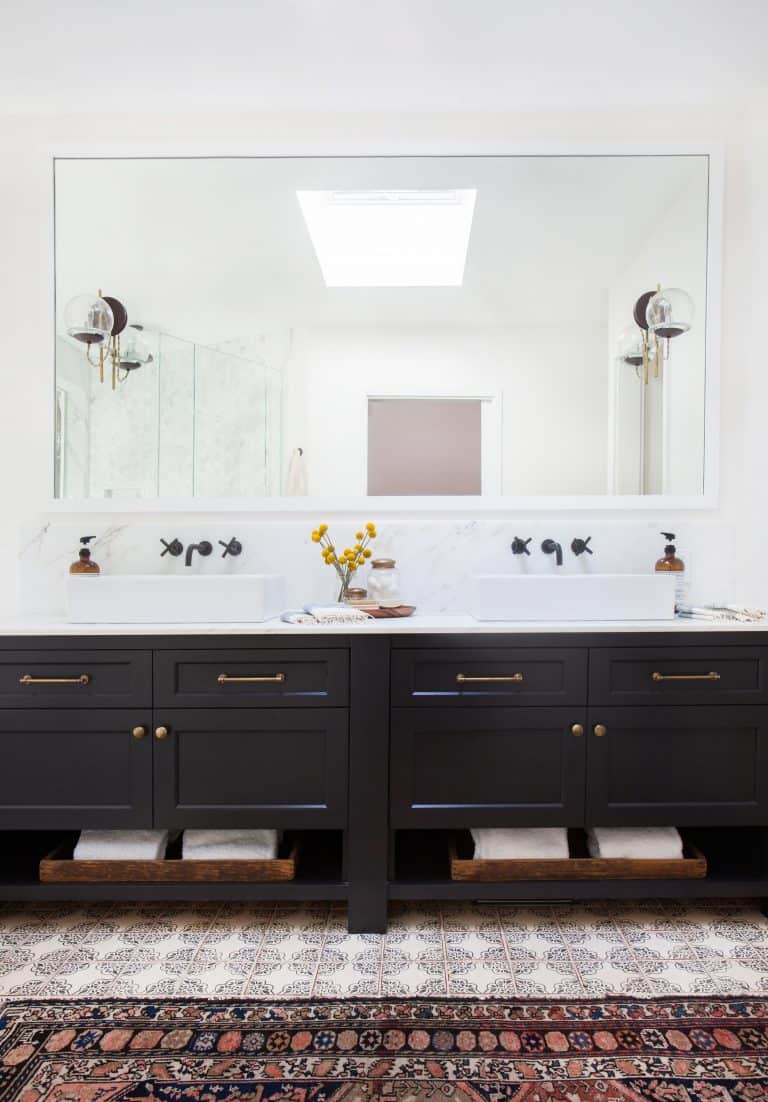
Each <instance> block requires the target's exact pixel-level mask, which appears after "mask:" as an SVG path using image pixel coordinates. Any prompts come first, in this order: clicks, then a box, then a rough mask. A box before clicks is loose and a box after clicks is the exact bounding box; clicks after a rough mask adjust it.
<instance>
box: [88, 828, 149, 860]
mask: <svg viewBox="0 0 768 1102" xmlns="http://www.w3.org/2000/svg"><path fill="white" fill-rule="evenodd" d="M167 845H168V831H167V830H83V831H82V832H81V833H80V837H79V838H78V840H77V845H76V846H75V851H74V853H73V855H72V856H73V859H74V860H75V861H158V860H160V858H161V857H165V850H166V847H167Z"/></svg>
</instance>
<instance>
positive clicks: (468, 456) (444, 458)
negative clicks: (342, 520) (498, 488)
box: [368, 398, 482, 497]
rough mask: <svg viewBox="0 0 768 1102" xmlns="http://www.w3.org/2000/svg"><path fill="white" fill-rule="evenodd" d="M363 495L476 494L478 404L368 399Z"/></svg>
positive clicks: (479, 485) (479, 465) (479, 475)
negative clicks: (366, 473)
mask: <svg viewBox="0 0 768 1102" xmlns="http://www.w3.org/2000/svg"><path fill="white" fill-rule="evenodd" d="M368 493H369V494H370V495H372V496H375V497H382V496H390V495H391V496H397V497H401V496H409V497H412V496H416V495H420V494H426V495H431V494H435V495H440V496H446V495H451V496H453V495H455V496H459V495H465V494H480V493H482V401H481V400H480V399H476V398H471V399H464V398H369V399H368Z"/></svg>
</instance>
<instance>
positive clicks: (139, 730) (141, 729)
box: [131, 727, 147, 738]
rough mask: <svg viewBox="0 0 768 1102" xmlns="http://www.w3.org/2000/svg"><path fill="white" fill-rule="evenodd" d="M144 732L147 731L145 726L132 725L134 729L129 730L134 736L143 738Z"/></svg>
mask: <svg viewBox="0 0 768 1102" xmlns="http://www.w3.org/2000/svg"><path fill="white" fill-rule="evenodd" d="M146 733H147V729H146V727H134V729H133V730H132V731H131V734H132V735H133V737H134V738H144V736H145V735H146Z"/></svg>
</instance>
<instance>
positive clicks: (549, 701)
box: [392, 644, 587, 708]
mask: <svg viewBox="0 0 768 1102" xmlns="http://www.w3.org/2000/svg"><path fill="white" fill-rule="evenodd" d="M586 700H587V651H586V649H585V648H582V649H577V648H570V649H559V648H557V647H539V648H536V647H524V648H521V647H483V646H481V645H480V644H478V645H477V646H473V647H461V648H455V647H441V648H439V649H437V648H434V649H430V648H427V649H418V648H415V647H414V648H413V649H409V650H399V651H396V652H394V654H393V656H392V703H393V705H396V706H398V705H401V706H403V707H406V708H408V707H416V706H421V707H433V706H437V707H449V706H453V707H456V708H462V707H464V708H465V707H467V706H470V707H473V708H477V707H480V706H485V705H487V706H489V707H493V706H496V707H497V708H498V707H500V706H502V705H503V706H505V707H511V706H515V707H517V706H520V707H528V708H530V707H532V706H540V705H541V706H546V707H558V706H560V705H564V704H570V705H574V704H582V705H583V704H586Z"/></svg>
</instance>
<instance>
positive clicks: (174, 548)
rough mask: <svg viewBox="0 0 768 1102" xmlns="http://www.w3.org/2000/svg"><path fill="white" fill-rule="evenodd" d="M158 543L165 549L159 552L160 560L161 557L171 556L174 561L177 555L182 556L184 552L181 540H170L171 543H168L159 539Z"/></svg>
mask: <svg viewBox="0 0 768 1102" xmlns="http://www.w3.org/2000/svg"><path fill="white" fill-rule="evenodd" d="M160 542H161V543H162V545H163V547H164V548H165V550H164V551H161V552H160V558H161V559H162V557H163V555H173V557H174V559H177V558H178V557H179V555H181V554H183V552H184V544H183V543H182V542H181V540H171V542H170V543H168V541H167V540H164V539H161V540H160Z"/></svg>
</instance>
